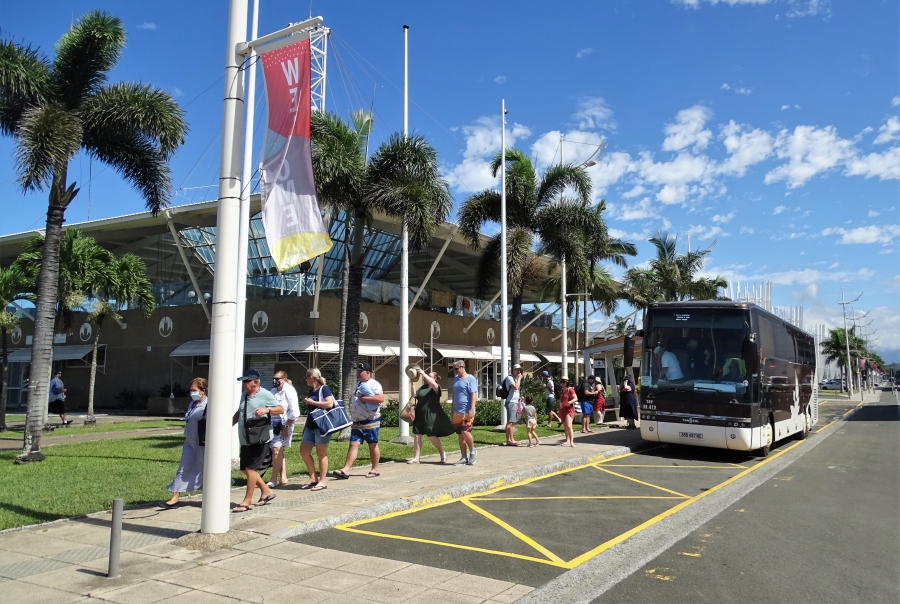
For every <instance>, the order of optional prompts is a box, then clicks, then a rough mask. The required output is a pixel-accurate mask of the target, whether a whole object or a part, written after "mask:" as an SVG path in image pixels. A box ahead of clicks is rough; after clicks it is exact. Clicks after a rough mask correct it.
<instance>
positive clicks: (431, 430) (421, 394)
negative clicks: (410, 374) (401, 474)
mask: <svg viewBox="0 0 900 604" xmlns="http://www.w3.org/2000/svg"><path fill="white" fill-rule="evenodd" d="M415 369H416V378H415V379H414V380H411V382H410V385H409V388H410V390H411V395H412V396H415V398H416V407H415V411H413V417H412V422H411V424H412V428H413V434H414V435H415V436H414V438H415V447H416V451H415V455H414V456H413V458H412V459H410V460H409V461H407V462H406V463H419V455H420V454H421V453H422V436H423V435H424V436H427V437H428V440H430V441H431V444H433V445H434V446H435V448H436V449H437V450H438V453H440V454H441V463H447V454H446V453H445V452H444V447H443V445H442V444H441V441H440V438H441V437H442V436H450V435H451V434H453V433H454V430H453V424H451V423H450V418H449V417H447V414H446V413H445V412H444V408H443V407H441V386H440V381H441V376H439V375H438V374H437V373H435V372H431V373H425V372H424V371H422V369H421V368H419V367H416V368H415ZM419 379H422V385H421V386H420V387H419V388H418V389H416V386H415V384H416V383H417V382H418V381H419Z"/></svg>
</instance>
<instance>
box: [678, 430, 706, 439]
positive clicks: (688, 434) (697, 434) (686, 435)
mask: <svg viewBox="0 0 900 604" xmlns="http://www.w3.org/2000/svg"><path fill="white" fill-rule="evenodd" d="M678 438H687V439H693V440H703V433H702V432H679V433H678Z"/></svg>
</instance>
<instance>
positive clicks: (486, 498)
mask: <svg viewBox="0 0 900 604" xmlns="http://www.w3.org/2000/svg"><path fill="white" fill-rule="evenodd" d="M469 499H470V500H471V499H474V500H476V501H531V500H538V499H684V497H682V496H678V497H675V496H666V495H660V496H656V495H571V496H566V495H556V496H552V497H469Z"/></svg>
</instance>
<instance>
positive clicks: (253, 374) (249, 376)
mask: <svg viewBox="0 0 900 604" xmlns="http://www.w3.org/2000/svg"><path fill="white" fill-rule="evenodd" d="M258 379H259V372H258V371H257V370H256V369H248V370H247V371H245V372H244V375H242V376H241V377H239V378H238V379H237V381H239V382H246V381H247V380H258Z"/></svg>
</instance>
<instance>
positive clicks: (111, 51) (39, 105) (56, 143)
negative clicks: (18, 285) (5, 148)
mask: <svg viewBox="0 0 900 604" xmlns="http://www.w3.org/2000/svg"><path fill="white" fill-rule="evenodd" d="M124 46H125V31H124V29H123V27H122V22H121V21H120V20H119V19H117V18H115V17H113V16H111V15H109V14H108V13H105V12H101V11H94V12H91V13H88V14H87V15H85V16H83V17H82V18H81V19H79V20H78V22H77V23H75V24H73V25H72V27H71V28H70V29H69V30H68V31H67V32H66V33H65V34H63V36H62V37H61V38H60V39H59V41H58V42H57V44H56V56H55V57H54V58H53V60H52V61H51V60H49V59H47V58H45V57H44V56H43V55H42V54H41V53H40V52H39V51H38V50H37V49H35V48H32V47H31V46H24V45H22V44H19V43H16V42H14V41H12V40H3V41H0V132H2V133H3V134H6V135H9V136H13V137H14V138H15V139H16V156H15V159H16V172H17V174H18V182H19V185H20V186H21V187H22V189H23V190H24V191H26V192H28V191H35V190H46V189H49V199H48V209H47V222H46V227H45V230H44V232H45V235H46V238H47V240H46V249H45V253H44V254H43V257H42V261H41V267H40V276H39V279H38V283H37V302H36V308H35V321H34V323H35V325H34V339H33V342H34V344H33V347H32V358H31V376H32V379H31V383H30V387H29V397H28V401H29V403H28V420H27V427H26V430H25V438H24V442H23V448H22V454H21V455H20V456H19V457H18V458H17V459H18V461H19V462H20V463H21V462H26V461H30V460H40V459H42V458H43V456H41V455H30V454H31V453H40V437H41V428H42V427H43V420H44V411H43V409H44V402H45V401H46V400H47V397H48V388H49V377H50V369H51V367H50V366H51V357H52V347H53V321H54V318H55V314H56V313H55V306H56V301H57V292H56V287H57V281H58V273H59V245H60V239H61V233H62V224H63V220H64V216H65V211H66V208H67V207H68V206H69V205H70V204H71V203H72V200H73V199H74V198H75V196H76V195H77V194H78V188H77V187H76V184H75V183H74V182H72V183H70V182H69V179H68V166H69V162H70V161H71V160H72V159H73V158H74V157H75V155H76V154H77V153H78V152H79V151H84V152H86V153H87V154H88V155H89V156H90V157H91V158H93V159H97V160H99V161H102V162H103V163H105V164H108V165H110V166H112V167H113V168H115V169H116V170H117V171H118V172H119V173H120V174H121V175H122V176H123V177H124V178H125V179H126V180H127V181H129V182H130V183H132V184H133V185H134V186H135V187H136V188H137V189H138V190H139V191H140V192H141V195H142V196H143V197H144V200H145V202H146V204H147V207H148V208H149V209H150V210H152V211H153V212H154V213H155V212H157V211H159V209H160V208H162V207H164V206H166V205H167V204H168V202H169V198H170V197H171V189H172V185H171V179H170V171H169V167H168V160H169V159H170V158H171V157H172V155H173V154H174V153H175V151H176V149H177V148H178V147H179V146H180V145H181V144H182V143H183V142H184V136H185V133H186V132H187V124H186V123H185V121H184V116H183V112H182V110H181V109H180V108H179V107H178V105H177V104H176V103H175V101H174V100H173V99H172V98H171V96H169V95H168V94H166V93H165V92H163V91H161V90H159V89H155V88H152V87H150V86H146V85H142V84H138V83H117V84H108V83H107V74H108V72H109V71H110V70H112V69H113V67H115V65H116V63H117V62H118V60H119V57H120V56H121V54H122V49H123V48H124Z"/></svg>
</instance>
